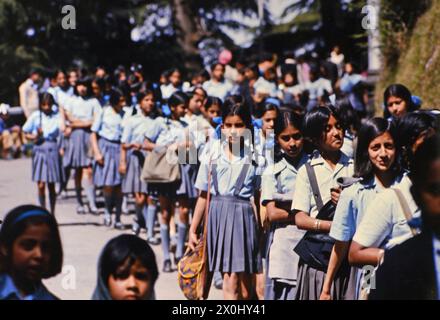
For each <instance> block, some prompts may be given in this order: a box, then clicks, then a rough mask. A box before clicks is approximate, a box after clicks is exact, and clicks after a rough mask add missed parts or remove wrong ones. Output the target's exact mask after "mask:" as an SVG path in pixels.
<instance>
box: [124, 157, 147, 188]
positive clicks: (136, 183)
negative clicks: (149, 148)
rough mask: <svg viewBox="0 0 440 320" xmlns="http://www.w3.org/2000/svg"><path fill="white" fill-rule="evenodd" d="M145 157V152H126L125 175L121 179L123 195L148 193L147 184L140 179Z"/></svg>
mask: <svg viewBox="0 0 440 320" xmlns="http://www.w3.org/2000/svg"><path fill="white" fill-rule="evenodd" d="M145 155H146V152H145V151H139V150H128V152H127V173H126V174H125V176H123V178H122V192H123V193H134V192H140V193H148V189H147V183H146V182H145V181H143V180H142V179H141V173H142V167H143V165H144V161H145Z"/></svg>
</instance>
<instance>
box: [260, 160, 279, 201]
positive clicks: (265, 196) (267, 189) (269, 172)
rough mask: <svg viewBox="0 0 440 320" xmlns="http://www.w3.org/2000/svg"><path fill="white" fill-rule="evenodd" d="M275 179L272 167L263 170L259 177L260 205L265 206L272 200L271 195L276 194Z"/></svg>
mask: <svg viewBox="0 0 440 320" xmlns="http://www.w3.org/2000/svg"><path fill="white" fill-rule="evenodd" d="M276 191H277V190H276V179H275V175H274V174H273V166H269V167H267V168H266V170H264V173H263V176H262V177H261V203H262V204H263V205H266V204H267V202H269V201H271V200H273V195H274V194H275V193H276Z"/></svg>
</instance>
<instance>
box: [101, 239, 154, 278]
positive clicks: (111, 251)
mask: <svg viewBox="0 0 440 320" xmlns="http://www.w3.org/2000/svg"><path fill="white" fill-rule="evenodd" d="M127 259H128V263H127V264H126V265H125V266H126V268H127V269H130V268H131V266H132V265H133V264H134V263H135V262H136V261H137V260H139V261H140V263H141V264H142V265H143V266H144V267H145V268H147V269H148V271H149V272H150V274H151V279H152V281H153V284H154V283H155V282H156V280H157V278H158V276H159V271H158V269H157V264H156V256H155V254H154V252H153V250H152V249H151V247H150V245H149V244H148V242H146V241H145V240H143V239H141V238H139V237H136V236H134V235H131V234H122V235H119V236H117V237H115V238H113V239H111V240H110V241H109V242H107V244H106V245H105V247H104V249H103V250H102V253H101V258H100V267H101V274H100V276H101V279H102V280H103V281H104V282H105V284H106V285H107V286H108V279H109V277H110V275H114V274H115V273H116V270H117V269H118V268H119V267H120V266H122V265H124V264H125V262H126V261H127Z"/></svg>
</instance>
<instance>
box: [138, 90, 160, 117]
mask: <svg viewBox="0 0 440 320" xmlns="http://www.w3.org/2000/svg"><path fill="white" fill-rule="evenodd" d="M149 95H152V96H153V100H154V102H156V97H155V96H154V92H153V91H152V90H150V89H145V90H142V91H140V92H139V93H138V94H137V96H136V97H137V101H138V102H139V104H140V103H141V101H142V100H143V99H144V98H145V97H146V96H149ZM158 114H159V110H157V107H156V103H154V107H153V110H152V111H151V113H150V114H149V115H148V116H149V117H150V118H155V117H157V115H158Z"/></svg>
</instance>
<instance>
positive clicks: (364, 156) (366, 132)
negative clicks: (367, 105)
mask: <svg viewBox="0 0 440 320" xmlns="http://www.w3.org/2000/svg"><path fill="white" fill-rule="evenodd" d="M385 132H389V133H390V135H391V137H392V138H393V141H394V145H395V148H396V157H395V160H394V163H393V165H392V169H393V170H394V171H395V172H396V173H398V172H399V171H400V166H399V158H400V152H399V151H400V150H399V148H398V146H397V139H396V137H397V135H396V130H395V126H394V125H393V123H391V122H389V121H388V120H386V119H384V118H378V117H377V118H373V119H368V120H366V121H365V122H363V123H362V126H361V128H360V130H359V133H358V140H357V147H356V153H355V158H354V159H355V161H354V176H355V177H362V178H364V180H365V179H369V178H371V177H373V171H374V167H373V164H372V163H371V161H370V157H369V155H368V146H369V145H370V143H371V141H373V140H374V139H375V138H377V137H378V136H380V135H382V134H384V133H385Z"/></svg>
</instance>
